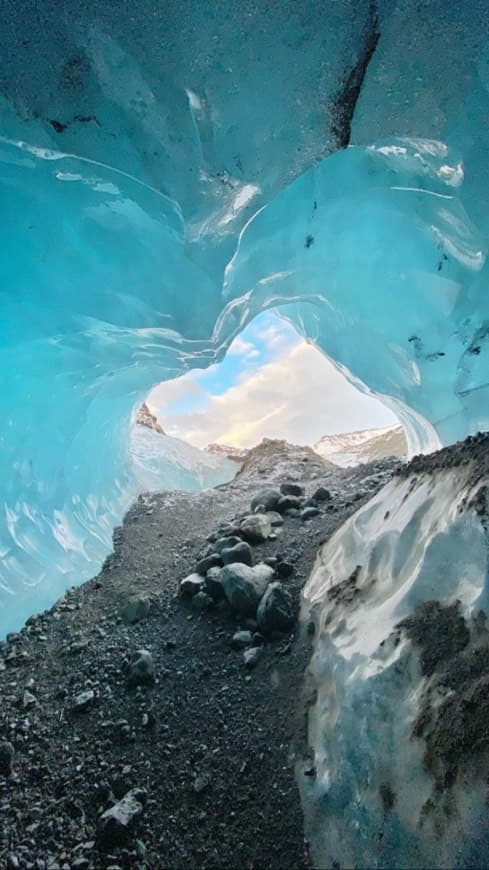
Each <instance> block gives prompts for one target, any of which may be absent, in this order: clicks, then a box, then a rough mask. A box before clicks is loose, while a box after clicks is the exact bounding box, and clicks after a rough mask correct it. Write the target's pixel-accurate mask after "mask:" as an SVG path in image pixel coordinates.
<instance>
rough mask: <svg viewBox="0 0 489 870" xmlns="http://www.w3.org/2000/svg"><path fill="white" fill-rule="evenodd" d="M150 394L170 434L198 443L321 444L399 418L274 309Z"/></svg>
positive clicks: (166, 430)
mask: <svg viewBox="0 0 489 870" xmlns="http://www.w3.org/2000/svg"><path fill="white" fill-rule="evenodd" d="M147 401H148V404H149V406H150V408H151V410H152V411H153V412H154V413H155V414H156V415H157V416H158V418H159V420H160V422H161V424H162V426H163V428H164V430H165V432H166V433H167V434H168V435H173V436H174V437H176V438H183V439H184V440H185V441H189V442H190V443H191V444H194V445H195V446H196V447H205V446H207V445H208V444H210V443H213V442H217V443H219V444H231V445H233V446H237V447H252V446H253V445H255V444H257V443H259V442H260V441H261V440H262V438H285V439H287V441H290V442H291V443H294V444H314V443H315V442H316V441H318V440H319V438H321V437H322V436H323V435H330V434H338V433H341V432H351V431H355V430H357V429H371V428H372V429H373V428H381V427H384V426H392V425H395V424H396V423H397V420H396V418H395V417H394V415H393V414H392V412H391V411H390V410H388V409H387V408H386V407H385V406H384V405H382V404H381V403H380V402H378V401H376V400H375V399H372V398H370V397H368V396H365V395H363V394H362V393H360V392H359V391H358V390H356V389H355V388H354V387H353V386H351V385H350V384H349V383H348V382H347V381H346V380H345V378H344V377H343V375H342V374H341V373H339V372H337V371H336V369H335V368H334V366H333V365H332V363H330V362H329V360H327V359H326V358H325V357H324V356H323V355H322V354H321V353H320V352H319V351H318V350H316V349H315V348H314V347H313V346H312V345H309V344H307V342H305V341H304V340H303V339H302V338H301V337H300V336H299V335H298V334H297V333H296V332H295V330H294V329H293V328H292V327H291V326H290V325H289V324H288V323H287V322H286V321H285V320H283V319H282V318H280V317H279V316H278V315H277V314H275V313H273V312H264V313H263V314H260V315H259V316H258V317H256V318H255V319H254V320H253V321H252V323H251V324H250V325H249V326H248V327H247V328H246V329H245V330H244V331H243V332H242V333H241V335H239V336H238V337H237V338H236V339H235V340H234V342H233V343H232V345H231V347H230V348H229V350H228V352H227V354H226V357H225V358H224V360H223V361H222V362H221V363H218V364H216V365H213V366H210V367H209V368H208V369H194V370H193V371H192V372H189V373H188V374H185V375H183V376H182V377H181V378H177V379H176V380H174V381H167V382H166V383H163V384H159V385H158V386H157V387H155V388H154V389H153V390H152V391H151V393H150V395H149V396H148V400H147Z"/></svg>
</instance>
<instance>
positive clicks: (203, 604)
mask: <svg viewBox="0 0 489 870" xmlns="http://www.w3.org/2000/svg"><path fill="white" fill-rule="evenodd" d="M213 604H214V599H213V598H212V597H211V596H210V595H208V594H207V592H197V595H194V597H193V598H192V607H193V609H194V610H198V611H202V610H208V609H209V607H212V605H213Z"/></svg>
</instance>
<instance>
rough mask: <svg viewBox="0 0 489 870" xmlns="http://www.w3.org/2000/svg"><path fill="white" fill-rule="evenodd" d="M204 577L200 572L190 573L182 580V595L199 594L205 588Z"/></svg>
mask: <svg viewBox="0 0 489 870" xmlns="http://www.w3.org/2000/svg"><path fill="white" fill-rule="evenodd" d="M204 583H205V581H204V578H203V577H201V576H200V574H189V575H188V577H184V579H183V580H181V581H180V592H181V594H182V595H189V596H193V595H197V593H198V592H202V590H203V588H204Z"/></svg>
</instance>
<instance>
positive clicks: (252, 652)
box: [243, 646, 263, 668]
mask: <svg viewBox="0 0 489 870" xmlns="http://www.w3.org/2000/svg"><path fill="white" fill-rule="evenodd" d="M262 655H263V647H261V646H252V647H251V648H250V649H245V651H244V653H243V661H244V663H245V667H247V668H254V667H256V665H257V664H258V662H259V661H260V659H261V657H262Z"/></svg>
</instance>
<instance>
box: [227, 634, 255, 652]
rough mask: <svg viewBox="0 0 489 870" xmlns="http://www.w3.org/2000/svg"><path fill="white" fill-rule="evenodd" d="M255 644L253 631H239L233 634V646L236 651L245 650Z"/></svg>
mask: <svg viewBox="0 0 489 870" xmlns="http://www.w3.org/2000/svg"><path fill="white" fill-rule="evenodd" d="M252 643H253V635H252V633H251V631H237V632H236V633H235V634H233V638H232V640H231V645H232V647H233V648H234V649H244V648H245V647H247V646H251V645H252Z"/></svg>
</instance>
